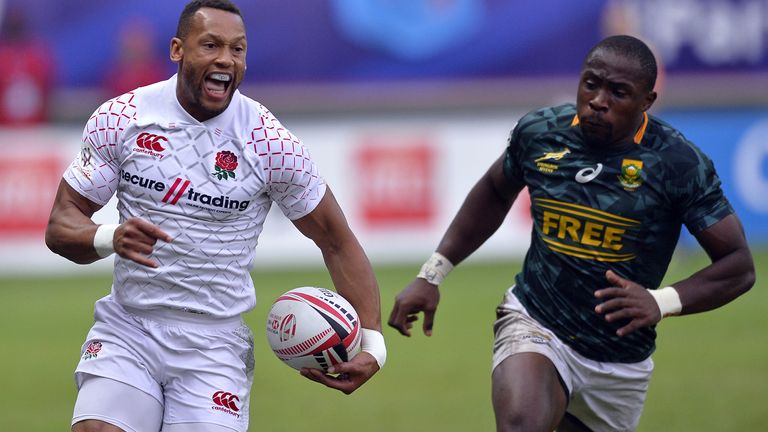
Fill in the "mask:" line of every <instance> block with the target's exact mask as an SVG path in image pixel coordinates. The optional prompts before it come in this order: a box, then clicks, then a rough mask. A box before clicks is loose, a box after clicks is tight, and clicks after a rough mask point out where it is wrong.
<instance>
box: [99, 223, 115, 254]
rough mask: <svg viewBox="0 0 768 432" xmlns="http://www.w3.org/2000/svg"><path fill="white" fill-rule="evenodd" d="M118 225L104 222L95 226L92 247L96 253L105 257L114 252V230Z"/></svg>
mask: <svg viewBox="0 0 768 432" xmlns="http://www.w3.org/2000/svg"><path fill="white" fill-rule="evenodd" d="M119 226H120V225H118V224H104V225H99V227H98V228H96V234H95V235H94V236H93V248H94V249H96V255H98V256H100V257H102V258H106V257H108V256H110V255H112V254H113V253H114V252H115V241H114V238H115V230H116V229H117V227H119Z"/></svg>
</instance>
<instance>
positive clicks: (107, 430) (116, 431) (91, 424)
mask: <svg viewBox="0 0 768 432" xmlns="http://www.w3.org/2000/svg"><path fill="white" fill-rule="evenodd" d="M72 432H125V431H123V430H122V429H120V428H119V427H117V426H115V425H111V424H109V423H105V422H103V421H100V420H83V421H79V422H77V423H75V424H74V425H73V426H72Z"/></svg>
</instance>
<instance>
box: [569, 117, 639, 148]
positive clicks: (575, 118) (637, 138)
mask: <svg viewBox="0 0 768 432" xmlns="http://www.w3.org/2000/svg"><path fill="white" fill-rule="evenodd" d="M578 124H579V115H578V114H576V115H574V116H573V120H572V121H571V127H573V126H578ZM647 127H648V113H646V112H645V111H643V124H642V125H640V128H639V129H638V130H637V132H635V136H634V138H633V141H634V142H635V144H640V142H641V141H642V140H643V136H644V135H645V129H646V128H647Z"/></svg>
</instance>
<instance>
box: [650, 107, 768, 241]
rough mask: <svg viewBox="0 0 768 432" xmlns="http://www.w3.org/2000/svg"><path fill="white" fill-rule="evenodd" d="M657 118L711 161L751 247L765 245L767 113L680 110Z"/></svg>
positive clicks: (767, 232)
mask: <svg viewBox="0 0 768 432" xmlns="http://www.w3.org/2000/svg"><path fill="white" fill-rule="evenodd" d="M660 117H661V118H663V119H664V120H666V121H667V122H669V123H670V124H671V125H672V126H675V127H676V128H677V129H678V130H680V131H681V132H682V133H683V134H684V135H685V136H686V138H688V139H689V140H691V141H692V142H693V143H694V144H696V145H697V146H699V148H701V149H702V150H703V151H704V152H705V153H706V154H707V155H708V156H709V157H710V158H711V159H712V161H713V162H714V164H715V168H716V169H717V172H718V174H719V176H720V178H721V180H722V182H723V190H724V192H725V194H726V196H727V197H728V199H729V200H730V202H731V204H732V205H733V207H734V208H735V209H736V212H737V214H738V215H739V218H740V219H741V221H742V222H743V224H744V230H745V232H746V234H747V239H748V240H749V241H750V243H753V244H754V243H762V244H765V243H766V242H768V110H765V109H764V110H684V111H683V110H680V111H666V112H663V113H661V114H660Z"/></svg>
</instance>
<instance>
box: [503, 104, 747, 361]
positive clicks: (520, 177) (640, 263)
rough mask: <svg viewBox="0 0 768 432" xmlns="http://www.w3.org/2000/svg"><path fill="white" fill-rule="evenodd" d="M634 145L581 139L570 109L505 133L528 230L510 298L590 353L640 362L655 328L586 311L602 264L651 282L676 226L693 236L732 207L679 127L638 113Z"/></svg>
mask: <svg viewBox="0 0 768 432" xmlns="http://www.w3.org/2000/svg"><path fill="white" fill-rule="evenodd" d="M644 117H645V119H644V122H643V125H642V127H641V128H640V130H638V132H637V134H636V135H635V139H634V143H627V144H626V145H623V146H619V147H615V148H610V149H602V150H598V149H594V148H590V147H588V146H586V145H585V143H584V138H583V135H582V133H581V130H580V128H579V126H578V123H579V119H578V116H577V115H576V108H575V106H574V105H572V104H569V105H562V106H557V107H550V108H545V109H541V110H539V111H535V112H532V113H529V114H528V115H526V116H524V117H523V118H522V119H520V121H519V122H518V124H517V126H515V128H514V130H513V131H512V134H511V136H510V138H509V146H508V148H507V153H506V158H505V162H504V173H505V175H506V177H507V179H508V180H509V181H511V182H514V183H515V184H522V185H525V186H527V187H528V191H529V193H530V196H531V216H532V218H533V232H532V236H531V246H530V249H529V250H528V253H527V255H526V257H525V263H524V266H523V269H522V272H521V273H520V274H518V275H517V276H516V278H515V285H516V286H515V288H514V291H513V292H514V293H515V295H516V296H517V297H518V298H519V299H520V302H521V303H522V304H523V305H524V306H525V307H526V309H527V310H528V312H529V313H530V314H531V316H533V317H534V318H535V319H536V320H538V321H539V322H540V323H541V324H543V325H544V326H546V327H547V328H549V329H550V330H552V331H553V332H554V333H555V334H556V335H557V336H558V337H559V338H560V339H562V340H563V341H564V342H566V343H567V344H568V345H570V346H571V347H572V348H574V349H575V350H576V351H578V352H579V353H581V354H582V355H584V356H585V357H587V358H590V359H593V360H597V361H607V362H622V363H629V362H637V361H641V360H643V359H645V358H647V357H648V356H650V355H651V353H652V352H653V350H654V348H655V338H656V331H655V329H654V328H652V327H647V328H642V329H640V330H637V331H635V332H633V333H631V334H630V335H627V336H624V337H619V336H617V335H616V330H617V329H619V328H620V327H622V326H624V325H626V324H627V321H620V322H614V323H608V322H606V321H605V319H604V317H603V316H602V315H600V314H598V313H596V312H595V310H594V309H595V306H596V305H597V304H598V303H599V301H598V300H597V299H596V298H595V297H594V292H595V291H596V290H598V289H601V288H606V287H608V286H609V285H610V284H609V283H608V281H607V280H606V278H605V272H606V271H607V270H609V269H610V270H613V271H614V272H616V273H617V274H618V275H620V276H622V277H624V278H626V279H629V280H632V281H635V282H637V283H639V284H641V285H643V286H645V287H648V288H653V289H655V288H658V287H659V284H660V283H661V280H662V278H663V277H664V273H665V272H666V270H667V267H668V265H669V261H670V259H671V257H672V253H673V251H674V249H675V245H676V244H677V241H678V238H679V236H680V228H681V226H682V224H685V225H686V227H687V228H688V230H689V231H690V232H691V233H693V234H696V233H699V232H701V231H702V230H704V229H706V228H707V227H709V226H711V225H713V224H714V223H716V222H718V221H720V220H721V219H723V218H724V217H726V216H727V215H729V214H731V213H733V209H732V207H731V206H730V204H729V203H728V201H727V200H726V198H725V196H724V195H723V192H722V190H721V188H720V179H719V178H718V176H717V174H716V173H715V168H714V166H713V164H712V162H711V161H710V160H709V159H708V158H707V157H706V156H705V155H704V154H703V153H702V152H701V151H700V150H699V149H698V148H697V147H696V146H695V145H693V144H692V143H691V142H689V141H688V140H686V139H685V137H683V135H682V134H681V133H680V132H678V131H677V130H675V129H673V128H672V127H671V126H669V125H668V124H666V123H664V122H662V121H661V120H659V119H657V118H654V117H652V116H648V115H644Z"/></svg>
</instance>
